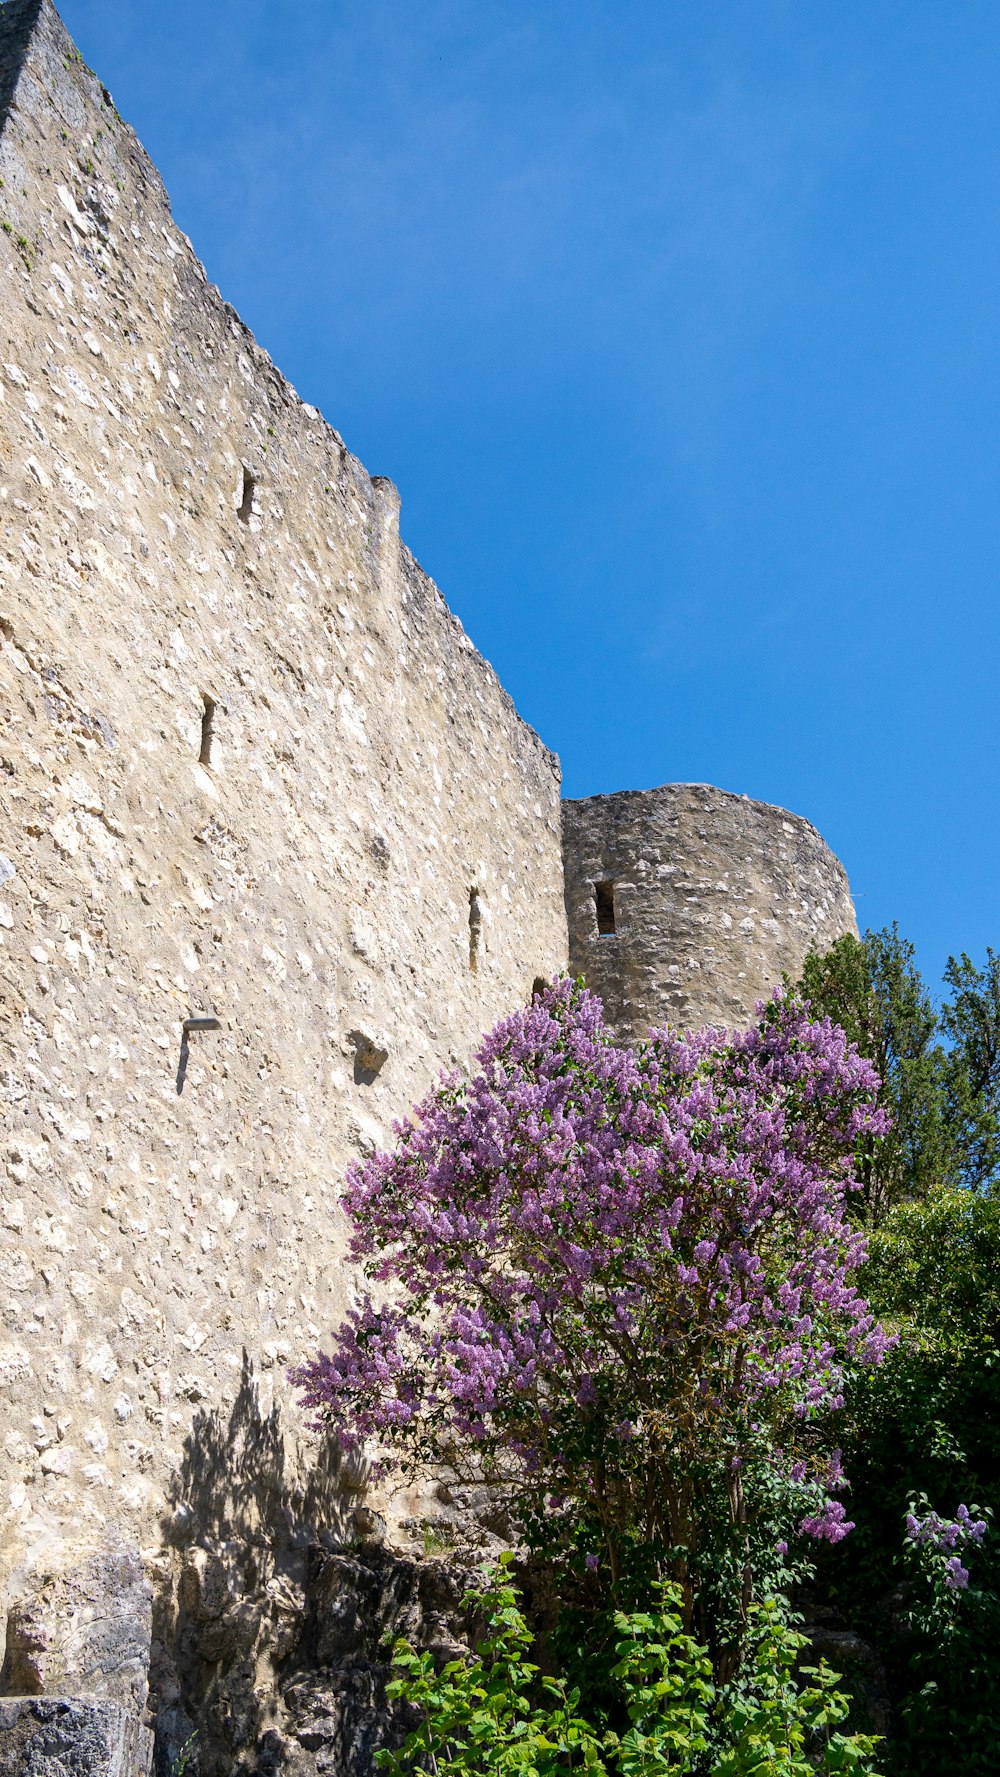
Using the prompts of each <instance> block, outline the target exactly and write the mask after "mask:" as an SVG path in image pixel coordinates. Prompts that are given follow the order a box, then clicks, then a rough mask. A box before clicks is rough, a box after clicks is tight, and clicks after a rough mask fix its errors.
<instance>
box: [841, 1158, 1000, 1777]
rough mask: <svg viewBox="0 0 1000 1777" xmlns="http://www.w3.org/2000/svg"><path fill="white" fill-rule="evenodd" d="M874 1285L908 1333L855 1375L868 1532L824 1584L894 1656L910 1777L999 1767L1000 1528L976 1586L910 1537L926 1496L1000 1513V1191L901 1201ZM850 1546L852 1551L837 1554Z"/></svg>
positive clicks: (868, 1273)
mask: <svg viewBox="0 0 1000 1777" xmlns="http://www.w3.org/2000/svg"><path fill="white" fill-rule="evenodd" d="M869 1246H870V1257H869V1260H868V1263H867V1265H866V1266H865V1268H864V1271H863V1280H864V1287H865V1289H866V1291H867V1293H868V1294H869V1297H870V1299H871V1301H872V1304H873V1307H874V1308H875V1310H876V1311H877V1312H878V1313H879V1314H880V1315H881V1316H882V1317H883V1318H885V1319H886V1320H887V1321H888V1322H889V1323H890V1324H892V1325H894V1326H895V1328H896V1330H897V1331H898V1333H899V1342H898V1344H897V1346H896V1348H895V1349H894V1350H893V1351H891V1352H890V1353H889V1355H888V1357H887V1358H886V1361H885V1363H884V1364H883V1366H882V1367H881V1369H880V1370H879V1371H878V1372H877V1373H869V1374H866V1375H864V1376H862V1375H860V1374H858V1375H856V1376H854V1377H853V1379H852V1381H851V1383H850V1386H849V1389H848V1394H847V1411H846V1423H845V1425H844V1458H845V1462H846V1463H847V1465H848V1467H849V1472H850V1474H851V1477H852V1482H853V1486H852V1491H851V1515H852V1517H853V1518H854V1519H855V1522H856V1529H855V1531H854V1532H853V1534H852V1536H851V1537H850V1538H849V1539H848V1541H847V1543H845V1545H844V1547H843V1552H842V1558H841V1560H840V1561H839V1562H838V1564H837V1571H836V1572H834V1570H833V1568H832V1566H831V1567H829V1568H828V1569H827V1571H825V1572H824V1573H823V1576H822V1577H823V1580H824V1584H825V1589H826V1593H827V1596H828V1597H830V1598H831V1599H832V1600H833V1601H834V1602H836V1603H838V1604H839V1605H840V1606H841V1607H842V1608H843V1610H844V1612H845V1614H846V1615H847V1616H848V1618H849V1619H850V1621H851V1622H852V1623H854V1624H855V1625H856V1626H857V1627H859V1628H861V1629H862V1630H863V1631H865V1632H866V1633H868V1634H869V1635H870V1636H871V1637H872V1638H873V1639H874V1640H875V1641H876V1643H877V1644H878V1645H879V1646H880V1648H882V1650H883V1651H884V1654H885V1657H886V1663H887V1668H888V1676H889V1681H890V1687H891V1689H892V1691H893V1693H894V1695H895V1697H896V1699H897V1703H898V1717H899V1733H898V1737H897V1738H896V1739H895V1741H894V1745H893V1750H892V1759H891V1761H890V1763H891V1769H892V1770H893V1771H894V1772H896V1773H898V1774H899V1777H924V1774H925V1773H926V1774H927V1777H930V1774H931V1773H935V1774H936V1773H938V1772H941V1771H950V1770H955V1771H959V1770H960V1771H962V1772H963V1773H967V1774H968V1777H973V1774H977V1777H978V1774H980V1773H981V1774H982V1777H986V1773H987V1772H994V1771H995V1770H996V1750H995V1736H996V1727H995V1724H996V1721H997V1718H998V1716H1000V1663H998V1660H997V1656H996V1649H997V1647H998V1646H1000V1548H998V1547H997V1545H998V1543H1000V1537H997V1536H996V1535H995V1534H989V1535H987V1537H986V1539H985V1541H984V1544H983V1546H982V1548H981V1549H976V1550H975V1551H974V1553H973V1555H972V1558H971V1559H970V1561H969V1568H970V1574H971V1579H970V1583H969V1586H968V1589H967V1590H964V1589H963V1590H959V1591H956V1590H953V1589H952V1588H950V1587H949V1586H948V1585H947V1583H946V1580H945V1576H944V1570H943V1566H942V1564H941V1563H940V1562H938V1563H937V1564H935V1563H934V1562H933V1561H932V1560H930V1559H928V1558H927V1555H926V1552H924V1553H921V1552H920V1551H915V1550H914V1548H913V1546H912V1544H908V1543H907V1542H906V1541H905V1540H903V1539H902V1538H901V1536H900V1525H901V1523H902V1522H903V1520H904V1516H905V1514H906V1512H907V1510H911V1511H912V1510H913V1509H914V1502H915V1501H919V1500H920V1499H921V1498H923V1499H924V1500H925V1501H927V1500H929V1501H932V1502H933V1504H934V1505H935V1506H936V1508H937V1509H938V1511H939V1512H942V1513H946V1514H952V1513H954V1512H955V1511H956V1510H957V1508H958V1506H959V1505H960V1504H966V1505H968V1504H969V1502H970V1500H972V1499H974V1500H976V1501H978V1502H979V1509H981V1510H982V1511H983V1514H984V1516H987V1517H989V1516H990V1515H992V1516H993V1517H994V1518H996V1517H997V1516H1000V1202H998V1201H997V1199H995V1198H994V1197H992V1196H988V1195H978V1194H975V1193H973V1192H970V1191H968V1190H962V1189H957V1190H956V1189H947V1188H941V1189H938V1190H934V1191H932V1192H931V1193H930V1194H929V1196H928V1197H927V1198H926V1200H925V1201H924V1202H921V1203H911V1204H904V1205H900V1206H899V1207H897V1208H896V1209H895V1210H894V1211H893V1212H892V1213H891V1215H890V1216H889V1217H888V1218H887V1220H886V1221H885V1223H884V1224H883V1226H882V1227H881V1228H880V1229H878V1230H877V1232H876V1233H874V1234H873V1235H872V1237H871V1239H870V1242H869ZM838 1553H839V1552H838Z"/></svg>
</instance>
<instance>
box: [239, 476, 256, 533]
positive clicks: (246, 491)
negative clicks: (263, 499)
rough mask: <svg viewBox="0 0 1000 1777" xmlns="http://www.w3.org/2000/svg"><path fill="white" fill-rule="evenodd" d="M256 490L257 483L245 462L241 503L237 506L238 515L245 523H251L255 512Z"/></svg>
mask: <svg viewBox="0 0 1000 1777" xmlns="http://www.w3.org/2000/svg"><path fill="white" fill-rule="evenodd" d="M256 491H257V483H256V481H255V480H254V478H253V476H252V475H251V473H250V471H249V469H248V468H247V467H246V465H245V464H244V467H243V471H242V479H241V481H240V503H239V505H238V506H237V508H236V516H237V518H242V520H243V523H244V524H248V523H249V521H250V518H251V516H252V514H253V499H254V494H255V493H256Z"/></svg>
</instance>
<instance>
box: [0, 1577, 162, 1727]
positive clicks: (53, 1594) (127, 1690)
mask: <svg viewBox="0 0 1000 1777" xmlns="http://www.w3.org/2000/svg"><path fill="white" fill-rule="evenodd" d="M151 1632H152V1588H151V1586H150V1584H149V1581H148V1580H147V1579H146V1576H145V1573H144V1572H143V1567H142V1562H141V1559H140V1556H139V1551H138V1549H136V1548H134V1547H131V1546H129V1545H127V1544H119V1543H113V1544H110V1545H107V1546H105V1547H103V1548H99V1549H96V1550H82V1551H78V1554H77V1559H76V1561H75V1562H74V1563H73V1564H72V1565H67V1566H63V1567H60V1568H59V1569H58V1570H56V1571H54V1572H53V1571H44V1570H43V1571H40V1572H37V1573H35V1574H33V1575H32V1576H31V1577H30V1578H29V1579H28V1580H27V1581H25V1582H23V1583H22V1592H21V1596H20V1597H19V1598H17V1599H16V1600H15V1602H14V1603H13V1604H12V1605H11V1606H10V1609H9V1611H8V1615H7V1642H6V1651H5V1655H4V1662H3V1668H2V1670H0V1693H2V1694H4V1695H7V1696H10V1695H14V1694H17V1693H19V1692H24V1693H26V1694H28V1695H32V1696H37V1695H46V1696H54V1695H59V1696H62V1695H68V1696H75V1695H78V1694H79V1695H87V1694H92V1695H95V1696H99V1697H107V1698H112V1699H115V1700H116V1701H118V1702H119V1703H122V1704H124V1705H125V1707H126V1708H129V1709H133V1710H134V1711H136V1713H138V1712H140V1711H141V1710H142V1709H143V1708H144V1706H145V1703H146V1695H147V1689H148V1671H149V1648H150V1637H151Z"/></svg>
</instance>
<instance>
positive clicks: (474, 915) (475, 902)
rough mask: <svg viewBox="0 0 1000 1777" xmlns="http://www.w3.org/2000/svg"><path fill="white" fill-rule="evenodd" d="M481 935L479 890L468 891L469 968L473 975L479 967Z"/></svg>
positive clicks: (481, 913)
mask: <svg viewBox="0 0 1000 1777" xmlns="http://www.w3.org/2000/svg"><path fill="white" fill-rule="evenodd" d="M482 935H483V909H482V903H481V902H480V899H479V890H478V889H477V888H470V890H469V967H470V969H471V970H472V973H473V974H475V973H476V970H477V969H478V967H479V943H480V939H481V938H482Z"/></svg>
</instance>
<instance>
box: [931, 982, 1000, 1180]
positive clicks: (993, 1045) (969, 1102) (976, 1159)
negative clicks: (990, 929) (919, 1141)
mask: <svg viewBox="0 0 1000 1777" xmlns="http://www.w3.org/2000/svg"><path fill="white" fill-rule="evenodd" d="M944 978H945V983H946V985H947V986H948V987H949V988H950V989H951V996H952V997H951V999H950V1001H949V1002H947V1003H946V1005H945V1007H944V1009H943V1011H942V1014H941V1028H942V1030H943V1031H944V1033H945V1035H946V1036H947V1037H948V1038H949V1039H950V1041H951V1044H952V1057H953V1065H952V1070H951V1096H950V1104H949V1113H950V1117H951V1122H952V1126H953V1128H954V1131H955V1137H956V1141H957V1143H958V1147H959V1152H960V1155H961V1163H960V1176H961V1180H962V1183H963V1184H965V1185H969V1186H971V1187H972V1188H973V1189H974V1190H978V1189H981V1188H982V1187H983V1186H984V1185H987V1184H989V1183H991V1182H993V1181H995V1180H996V1178H997V1174H998V1170H1000V956H998V955H997V954H996V952H995V951H993V950H987V952H986V964H985V967H983V968H982V969H977V968H976V967H975V965H974V964H973V963H972V962H970V960H969V958H968V957H967V956H966V955H965V952H964V951H963V953H962V955H961V956H960V957H957V958H956V957H954V956H951V957H949V958H948V967H947V968H946V970H945V974H944Z"/></svg>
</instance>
